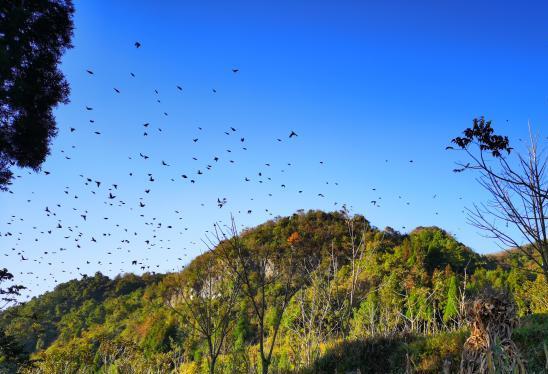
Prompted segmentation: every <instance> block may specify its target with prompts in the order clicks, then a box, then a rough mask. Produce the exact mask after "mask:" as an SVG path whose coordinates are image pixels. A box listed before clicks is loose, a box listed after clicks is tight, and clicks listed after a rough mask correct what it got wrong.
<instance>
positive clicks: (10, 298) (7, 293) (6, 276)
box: [0, 268, 25, 310]
mask: <svg viewBox="0 0 548 374" xmlns="http://www.w3.org/2000/svg"><path fill="white" fill-rule="evenodd" d="M11 281H13V274H12V273H10V272H9V271H8V269H6V268H4V269H0V284H1V283H3V282H11ZM23 289H25V287H24V286H21V285H17V284H12V285H10V286H8V287H7V288H1V287H0V297H1V298H0V300H1V301H2V302H3V303H4V304H2V305H0V310H3V309H5V308H6V307H7V306H8V305H10V304H12V303H15V302H16V299H15V296H21V290H23Z"/></svg>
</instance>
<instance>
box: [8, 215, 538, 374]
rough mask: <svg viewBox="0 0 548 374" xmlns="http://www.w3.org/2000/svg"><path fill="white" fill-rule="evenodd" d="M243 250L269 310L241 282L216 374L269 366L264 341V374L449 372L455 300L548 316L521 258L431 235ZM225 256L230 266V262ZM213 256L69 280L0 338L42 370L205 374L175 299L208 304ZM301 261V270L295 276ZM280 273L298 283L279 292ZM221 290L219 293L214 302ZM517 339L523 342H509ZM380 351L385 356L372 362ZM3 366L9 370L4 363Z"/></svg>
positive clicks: (296, 227)
mask: <svg viewBox="0 0 548 374" xmlns="http://www.w3.org/2000/svg"><path fill="white" fill-rule="evenodd" d="M227 242H228V241H224V242H222V243H221V245H220V247H223V246H226V243H227ZM240 242H241V245H242V246H245V248H247V250H248V251H249V253H250V254H248V255H247V256H249V258H257V257H260V256H266V254H269V256H270V257H268V258H266V257H265V259H266V260H265V263H266V264H267V266H266V269H268V272H271V273H274V274H278V275H279V276H273V277H271V278H269V279H270V280H269V282H268V283H264V284H265V285H266V286H267V288H268V289H267V292H266V293H265V297H266V299H267V301H268V302H267V304H266V307H265V313H264V315H262V316H261V315H259V314H257V313H255V311H254V307H253V302H250V299H249V297H246V292H248V291H250V287H252V285H251V286H250V285H248V286H245V285H240V288H239V292H238V293H237V294H235V301H234V303H233V312H232V311H231V313H229V314H228V315H227V316H228V317H227V321H228V322H229V323H227V325H226V334H224V336H223V339H221V343H220V345H219V347H220V348H219V356H218V360H217V366H216V369H215V372H252V371H253V370H255V369H257V368H259V367H261V366H263V365H265V364H264V362H261V359H260V354H259V353H260V352H259V346H260V342H261V336H262V337H263V339H264V343H265V344H266V345H267V346H268V344H272V343H273V346H274V348H273V350H272V356H271V357H270V361H268V364H269V365H270V370H269V371H270V372H290V371H295V372H297V371H301V372H306V371H316V372H334V370H353V369H356V368H361V370H362V372H368V371H371V370H373V371H375V370H376V369H375V368H376V366H375V365H379V367H378V368H382V369H378V370H380V371H377V372H383V371H384V370H387V371H394V372H397V371H400V369H402V370H403V368H404V367H405V365H406V363H405V362H404V361H402V360H405V357H406V355H407V356H408V357H409V354H410V355H411V357H412V358H413V361H412V365H414V366H416V368H417V369H418V370H423V371H432V372H439V371H440V369H441V365H442V364H443V362H444V361H447V360H449V361H448V362H449V363H450V365H451V367H452V368H456V367H457V365H458V362H457V361H458V355H459V349H460V347H461V346H462V343H463V341H464V337H465V336H466V328H465V326H464V325H463V323H462V317H463V316H462V315H461V313H460V305H459V303H460V302H461V297H462V295H463V294H464V295H465V296H466V297H470V296H471V295H473V294H474V293H475V292H477V291H478V290H479V289H481V288H483V287H485V286H486V285H491V286H493V287H496V288H502V289H506V290H508V291H510V292H511V294H512V295H513V296H514V298H515V301H516V305H517V308H518V314H519V316H520V317H523V318H525V319H528V318H529V319H530V318H533V317H531V315H533V314H537V316H536V317H535V318H537V319H538V318H542V317H539V316H541V313H546V312H548V307H547V305H546V299H545V297H544V296H546V284H545V283H544V281H543V280H542V279H541V277H540V276H538V277H537V276H536V275H535V273H533V272H530V271H527V267H528V266H530V265H529V264H528V263H527V261H524V260H523V259H522V258H521V257H520V256H519V255H517V254H514V255H512V256H497V257H486V256H481V255H479V254H477V253H475V252H473V251H472V250H470V249H469V248H468V247H466V246H465V245H463V244H462V243H459V242H458V241H456V240H455V239H454V238H453V237H452V236H451V235H450V234H448V233H447V232H445V231H443V230H442V229H440V228H437V227H420V228H417V229H415V230H413V231H411V232H410V233H409V234H400V233H399V232H397V231H395V230H393V229H391V228H385V229H383V230H381V229H377V228H375V227H373V226H371V225H370V223H369V222H368V221H367V220H366V219H365V218H364V217H362V216H352V217H350V216H348V215H347V214H346V213H344V212H332V213H325V212H321V211H310V212H306V213H305V212H299V213H297V214H294V215H292V216H290V217H284V218H278V219H276V220H273V221H268V222H266V223H264V224H262V225H260V226H257V227H255V228H252V229H248V230H246V231H244V232H243V233H241V235H240ZM218 250H220V249H217V250H216V251H218ZM223 253H224V254H225V255H232V256H235V257H234V259H233V263H234V264H237V263H238V259H237V254H236V253H235V252H229V251H224V252H223ZM215 256H216V254H215V253H211V252H210V253H207V254H205V255H203V256H200V257H198V258H196V259H195V260H194V261H193V262H192V263H190V264H189V265H188V266H187V267H186V268H185V269H184V270H183V271H182V272H181V273H177V274H166V275H158V274H144V275H142V276H137V275H133V274H124V275H120V276H118V277H116V278H115V279H109V278H108V277H106V276H104V275H102V274H100V273H97V274H95V275H94V276H87V277H84V278H82V279H80V280H72V281H70V282H67V283H64V284H61V285H59V286H57V287H56V288H55V289H54V290H53V291H51V292H48V293H45V294H44V295H41V296H39V297H35V298H33V299H32V300H30V301H29V302H26V303H25V304H22V305H19V306H16V307H12V308H10V309H8V310H6V311H4V312H3V313H2V314H1V315H0V331H3V333H5V334H6V336H8V337H9V338H10V339H12V340H13V341H15V342H16V343H18V344H20V345H21V346H22V347H23V349H24V350H25V351H26V352H28V353H29V354H30V355H31V357H32V358H33V359H37V360H38V361H36V362H35V365H36V366H37V367H38V368H40V370H42V372H48V373H55V372H76V371H78V370H82V371H83V372H87V371H98V370H103V371H104V372H107V370H115V369H116V370H118V372H127V371H129V370H130V369H131V370H133V371H135V372H151V371H156V372H170V371H174V372H189V373H190V372H201V370H205V371H206V372H207V367H208V364H209V363H210V358H209V356H208V345H207V342H206V340H204V337H203V334H201V333H200V331H199V329H196V325H195V324H193V323H191V322H190V321H191V320H192V318H191V316H192V314H193V313H194V312H193V311H192V310H185V307H188V306H189V305H188V303H187V304H185V303H179V304H177V303H173V302H172V301H173V295H174V290H179V292H180V290H183V289H184V287H183V285H187V286H189V287H190V288H193V289H194V290H198V293H196V294H195V295H196V297H197V298H203V297H205V296H204V295H206V296H207V294H206V293H205V292H204V284H205V281H204V274H207V275H206V276H205V277H206V278H208V279H215V282H216V284H220V283H221V279H224V278H225V277H226V276H227V274H229V273H230V269H232V267H231V266H227V264H228V263H227V262H223V261H221V260H219V259H218V258H216V257H215ZM288 258H291V261H288ZM224 260H225V261H226V260H227V258H226V257H224ZM229 260H230V259H229ZM259 263H260V261H257V264H259ZM297 263H298V264H305V266H303V267H299V268H298V269H299V271H298V272H295V269H297V268H296V267H294V266H296V265H295V264H297ZM284 266H287V267H291V268H290V269H285V268H284ZM276 267H278V268H276ZM272 269H277V270H272ZM251 270H252V271H253V272H255V273H256V274H259V275H258V276H251V277H250V279H251V280H250V282H251V283H253V282H259V280H260V274H261V273H260V272H259V271H258V270H257V268H253V269H251ZM286 270H287V272H288V273H291V272H294V274H290V275H291V278H290V279H291V281H290V282H288V283H283V281H282V280H283V279H285V278H283V277H282V274H283V273H284V272H286ZM206 272H207V273H206ZM212 274H213V275H214V277H213V278H212V277H211V275H212ZM465 274H466V276H465ZM265 277H266V276H265ZM258 279H259V280H258ZM265 279H266V278H265ZM232 283H234V281H232V282H228V283H227V284H232ZM284 285H285V286H284ZM288 285H290V286H291V287H292V289H293V292H291V294H290V297H288V298H287V303H284V304H277V299H276V298H277V297H279V296H280V293H281V292H283V290H285V289H287V287H288ZM246 287H247V288H246ZM284 287H285V288H284ZM223 290H225V291H226V289H224V288H223ZM225 291H219V290H217V291H216V292H219V298H222V296H221V292H225ZM229 291H230V290H229ZM227 292H228V291H227ZM248 293H249V292H248ZM191 299H192V298H191ZM212 300H213V301H212ZM227 300H228V299H227ZM230 300H231V299H230ZM209 302H211V305H214V302H215V299H211V300H209ZM200 305H201V304H200ZM207 305H210V304H207ZM280 305H283V307H281V306H280ZM198 306H199V305H198ZM187 309H188V308H187ZM216 313H220V312H219V311H218V310H216ZM213 314H214V313H213ZM185 316H186V317H185ZM260 317H262V320H263V321H262V322H261V318H260ZM278 318H279V320H278ZM525 319H524V320H525ZM537 319H535V321H537V322H535V323H541V324H542V323H544V324H545V325H540V327H538V325H534V326H533V327H531V329H532V331H533V332H532V333H534V334H537V335H535V338H536V339H537V341H536V343H535V344H537V345H535V346H534V347H532V348H531V347H524V346H523V345H522V346H520V347H522V348H523V347H524V348H525V349H526V351H527V354H528V355H529V356H528V357H531V358H530V359H529V364H528V365H537V364H538V365H540V364H539V362H542V359H543V356H542V349H540V350H539V349H538V347H539V346H538V344H542V341H543V339H544V340H546V339H547V338H548V336H547V334H546V321H545V319H541V322H538V320H537ZM193 326H194V328H193ZM216 331H217V332H215V334H217V335H216V336H217V338H218V337H219V336H218V334H219V332H218V330H216ZM261 331H263V334H262V335H261ZM539 331H540V332H539ZM542 331H544V333H542ZM526 333H531V332H530V331H529V330H528V332H526ZM526 333H524V332H522V333H521V334H522V335H520V333H519V332H518V333H517V337H518V338H517V339H518V340H519V337H520V336H522V338H523V336H524V335H523V334H526ZM396 337H397V338H396ZM421 337H423V338H421ZM421 339H422V340H421ZM523 339H525V338H523ZM518 343H519V341H518ZM368 344H369V345H371V346H369V345H368ZM341 347H342V348H341ZM367 347H369V348H367ZM371 347H375V348H371ZM529 348H530V349H529ZM341 349H342V350H343V351H341ZM383 350H386V351H383ZM341 352H344V354H341ZM352 354H355V355H357V356H356V357H354V358H352V359H348V360H346V359H343V358H342V357H352ZM377 354H378V355H379V357H383V358H382V359H380V358H379V357H377V358H373V357H376V356H374V355H377ZM368 355H369V356H368ZM370 355H373V356H370ZM358 356H359V357H358ZM368 357H369V358H368ZM368 360H369V361H368ZM407 364H409V362H407ZM0 365H4V366H5V367H6V368H10V364H9V363H7V362H4V363H2V361H1V360H0ZM531 367H533V366H531ZM535 367H536V366H535ZM10 370H13V367H11V369H10ZM32 370H37V369H36V367H35V368H34V369H32ZM109 372H110V371H109ZM112 372H117V371H112Z"/></svg>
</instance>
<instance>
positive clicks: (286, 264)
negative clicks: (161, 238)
mask: <svg viewBox="0 0 548 374" xmlns="http://www.w3.org/2000/svg"><path fill="white" fill-rule="evenodd" d="M212 235H213V237H210V238H208V240H209V245H210V246H211V247H212V248H215V249H214V252H215V253H216V254H217V257H218V258H219V259H221V261H222V263H223V264H224V266H225V267H226V269H227V270H228V271H229V272H231V273H232V274H233V276H234V277H235V278H236V279H237V280H238V282H239V283H240V284H241V290H242V293H243V294H244V295H245V297H247V298H248V299H249V301H250V303H251V306H252V310H253V313H254V315H255V318H256V320H257V325H258V326H257V328H258V340H259V354H260V359H261V366H262V372H263V374H266V373H268V368H269V366H270V363H271V360H272V353H273V350H274V346H275V343H276V337H277V335H278V332H279V330H280V325H281V321H282V317H283V315H284V313H285V310H286V309H287V306H288V305H289V302H290V300H291V298H292V297H293V295H295V293H296V292H297V291H298V290H299V289H300V288H301V287H302V282H301V281H300V277H301V274H300V272H299V271H298V260H297V259H296V258H295V257H296V252H295V250H294V245H293V244H292V243H294V242H296V241H297V240H296V239H297V238H296V237H294V236H292V238H294V239H293V240H292V241H288V245H287V246H284V247H272V246H270V245H268V243H258V242H255V243H254V244H253V248H248V247H247V245H246V244H245V243H244V240H243V238H242V237H241V236H240V235H239V233H238V230H237V228H236V224H235V222H234V219H233V218H232V220H231V225H230V226H229V227H225V228H223V227H221V226H220V225H215V232H214V233H213V234H212ZM297 237H298V235H297ZM267 312H272V313H274V318H273V321H272V322H271V323H270V326H268V324H267V321H266V316H267Z"/></svg>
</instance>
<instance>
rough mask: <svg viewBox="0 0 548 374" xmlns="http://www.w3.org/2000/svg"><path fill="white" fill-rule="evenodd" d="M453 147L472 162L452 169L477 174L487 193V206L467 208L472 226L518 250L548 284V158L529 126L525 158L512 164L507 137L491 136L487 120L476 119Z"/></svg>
mask: <svg viewBox="0 0 548 374" xmlns="http://www.w3.org/2000/svg"><path fill="white" fill-rule="evenodd" d="M453 143H455V144H456V145H457V146H458V147H459V148H460V149H461V150H463V151H464V152H466V154H467V155H468V157H469V159H470V162H468V163H466V164H462V163H461V164H459V165H460V168H457V169H454V171H455V172H461V171H464V170H466V169H470V170H475V171H477V172H479V174H480V177H479V179H478V181H479V183H480V185H481V186H482V187H483V188H484V189H485V190H486V191H487V192H488V193H489V194H490V195H491V199H490V201H488V202H487V203H482V204H479V205H477V204H474V207H473V208H472V209H468V212H469V221H470V223H471V224H472V225H473V226H475V227H477V228H479V229H481V230H483V231H484V232H486V236H487V237H490V238H493V239H496V240H498V241H499V243H500V244H502V246H504V247H506V248H507V247H514V248H517V249H518V250H519V251H521V252H522V253H523V254H524V255H526V256H527V257H528V258H529V259H530V260H531V261H532V262H533V263H535V264H536V265H537V266H538V267H539V269H540V272H542V273H543V274H544V278H545V279H547V280H548V229H547V227H546V225H547V220H548V180H547V178H546V174H545V171H546V164H547V162H548V158H547V154H546V153H545V152H543V150H541V149H539V148H538V140H537V137H535V136H534V135H533V134H532V131H531V128H530V127H529V145H528V149H527V154H526V155H522V154H519V153H518V154H517V158H516V159H513V160H512V159H510V154H511V153H512V150H513V148H512V147H510V143H509V140H508V137H507V136H501V135H497V134H495V132H494V129H493V128H492V127H491V121H486V120H485V118H483V117H481V118H479V119H478V118H476V119H474V122H473V126H472V127H471V128H467V129H466V130H464V136H463V137H457V138H455V139H453ZM515 153H517V152H515ZM509 226H510V227H511V228H514V229H516V232H517V234H515V233H514V232H513V231H512V230H510V228H509Z"/></svg>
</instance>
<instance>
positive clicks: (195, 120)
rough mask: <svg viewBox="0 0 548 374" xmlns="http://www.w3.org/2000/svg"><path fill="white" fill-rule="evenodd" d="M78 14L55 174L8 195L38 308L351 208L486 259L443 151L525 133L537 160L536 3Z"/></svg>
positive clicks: (541, 92) (16, 256)
mask: <svg viewBox="0 0 548 374" xmlns="http://www.w3.org/2000/svg"><path fill="white" fill-rule="evenodd" d="M159 4H161V5H159ZM75 5H76V15H75V20H74V21H75V35H74V48H73V49H72V50H70V51H68V52H67V54H66V55H65V57H64V60H63V65H62V69H63V71H64V73H65V74H66V76H67V79H68V81H69V83H70V85H71V89H72V93H71V103H70V104H68V105H65V106H62V107H59V108H58V110H56V117H57V120H58V123H59V134H58V136H57V138H56V139H55V140H54V143H53V150H52V154H51V156H50V158H49V159H48V160H47V162H46V164H45V165H44V167H43V170H44V171H48V172H50V173H51V174H49V175H45V174H44V173H41V174H30V175H29V174H28V173H27V171H18V173H17V174H19V175H20V176H21V178H18V179H17V180H16V181H15V183H14V185H13V186H12V190H13V192H14V193H13V194H9V193H3V194H0V206H1V207H2V208H1V210H0V222H1V226H0V233H3V234H6V233H8V232H10V233H11V234H12V235H11V236H2V247H1V248H0V251H1V252H0V255H1V256H2V258H3V263H2V266H5V267H7V268H8V269H10V271H12V272H13V273H14V274H15V275H16V277H17V279H18V280H19V281H20V283H23V284H24V285H26V286H28V287H29V288H30V291H29V292H28V294H30V295H36V294H38V293H41V292H44V291H45V290H50V289H52V288H53V287H54V285H55V284H56V283H57V282H61V281H66V280H68V279H71V278H74V277H78V276H79V275H78V274H79V273H82V274H84V273H85V274H93V273H94V272H95V271H101V272H103V273H105V274H108V275H115V274H117V273H120V272H126V271H133V272H138V273H139V272H141V269H140V266H141V265H138V266H135V265H131V261H132V260H136V261H138V262H139V263H143V264H144V265H145V266H150V268H147V269H146V270H149V271H161V272H164V271H172V270H175V269H179V268H180V267H181V266H182V265H184V264H185V263H186V262H188V261H189V260H190V259H191V258H192V257H194V256H195V255H197V254H198V253H200V251H203V250H204V246H203V245H202V244H201V239H202V238H204V234H205V232H206V230H208V229H210V228H211V227H212V224H213V223H214V222H216V221H221V222H227V221H228V220H229V217H230V214H231V213H233V214H234V215H235V217H236V220H237V223H238V224H239V225H243V226H246V227H249V226H254V225H256V224H259V223H262V222H264V221H265V220H267V219H269V218H272V217H274V216H277V215H280V216H283V215H289V214H292V213H293V212H295V211H296V210H298V209H305V210H307V209H323V210H336V209H340V207H341V205H342V204H343V203H346V204H347V205H348V206H351V207H352V211H353V212H355V213H360V214H363V215H365V216H366V217H367V218H368V219H369V220H370V221H371V222H372V223H373V224H374V225H375V226H377V227H380V228H383V227H385V226H391V227H393V228H395V229H397V230H400V231H402V232H407V231H409V230H411V229H413V228H414V227H416V226H426V225H436V226H440V227H442V228H444V229H446V230H448V231H449V232H451V233H453V234H454V235H455V236H456V238H457V239H458V240H460V241H462V242H464V243H465V244H467V245H469V246H470V247H471V248H473V249H474V250H476V251H478V252H481V253H488V252H490V251H495V250H498V247H497V245H496V244H495V243H494V242H492V241H490V240H487V239H483V238H482V237H481V236H480V235H479V233H478V232H477V231H476V230H475V229H473V228H472V227H470V226H468V225H467V224H466V219H465V215H464V214H463V213H462V210H463V207H465V206H470V205H471V204H472V203H473V202H481V201H483V200H484V199H485V197H486V196H485V194H484V193H482V191H481V190H480V188H479V187H478V185H477V184H476V182H475V180H474V176H473V174H466V173H462V174H454V173H452V169H453V168H454V162H455V161H458V160H459V158H458V156H459V155H458V154H456V153H452V152H447V151H445V150H444V148H445V146H446V145H448V144H449V142H450V140H451V139H452V138H453V137H455V136H457V135H459V134H460V132H461V131H462V130H463V129H464V128H465V127H467V126H469V125H470V124H471V121H472V119H473V118H474V117H477V116H480V115H485V116H486V117H487V118H489V119H492V120H493V121H494V126H495V128H496V129H497V130H498V131H499V132H501V133H505V134H508V135H509V136H510V137H511V140H512V141H513V142H518V139H519V138H522V137H526V134H527V122H528V121H531V123H532V125H533V127H534V129H535V131H536V132H538V133H540V134H541V135H542V139H544V142H546V140H545V139H546V133H547V131H546V129H547V118H546V115H547V113H548V75H547V67H548V23H547V22H546V16H547V14H548V5H547V3H546V2H538V3H535V2H528V1H514V2H505V1H497V2H491V1H489V2H488V1H458V2H457V1H453V2H449V1H413V2H408V1H398V2H395V1H361V2H358V1H272V2H264V1H248V2H241V1H230V2H227V1H219V2H212V1H193V2H190V1H162V2H151V1H135V0H132V1H115V2H114V1H76V3H75ZM135 41H139V42H140V43H141V47H140V48H139V49H137V48H135V47H134V43H135ZM234 68H237V69H239V72H237V73H233V72H232V69H234ZM87 69H89V70H92V71H93V72H94V74H93V75H90V74H88V73H87V72H86V70H87ZM130 73H134V75H135V77H132V76H131V75H130ZM177 86H180V87H181V88H182V90H179V89H178V88H177ZM114 88H116V89H118V90H119V91H120V93H116V92H115V90H114ZM155 90H157V91H158V94H156V93H155ZM213 90H216V92H214V91H213ZM157 100H160V102H157ZM86 106H88V107H91V108H93V110H86ZM164 112H165V113H167V116H166V115H164ZM90 120H93V121H94V123H91V122H90ZM144 123H150V125H149V126H148V127H147V128H145V127H144V126H143V124H144ZM199 127H201V128H202V130H199ZM231 127H234V128H235V129H236V131H233V130H231V129H230V128H231ZM70 128H74V129H75V130H74V131H73V132H71V131H70ZM159 129H161V130H162V131H159ZM293 130H294V131H295V132H296V133H297V134H298V137H293V138H291V139H289V138H288V135H289V134H290V132H291V131H293ZM96 131H97V132H100V135H97V134H95V132H96ZM145 131H146V132H147V133H148V136H143V133H144V132H145ZM225 132H228V134H229V135H226V134H225ZM196 138H197V139H198V140H197V141H196V142H194V141H193V139H196ZM241 138H244V141H243V142H241ZM278 138H279V139H281V140H282V141H281V142H279V141H278V140H277V139H278ZM73 147H74V148H73ZM243 147H245V148H247V150H244V149H243ZM517 148H519V146H517ZM227 150H230V151H231V152H227ZM139 153H142V154H143V155H147V156H149V158H148V159H146V160H145V159H144V158H142V157H140V155H139ZM66 157H68V158H69V159H67V158H66ZM193 157H194V158H196V159H197V160H194V159H193ZM214 157H219V161H217V162H215V161H214V160H213V158H214ZM231 160H232V161H234V162H233V163H232V162H230V161H231ZM410 160H413V162H412V163H411V162H410ZM162 161H164V162H165V163H166V164H168V165H169V166H165V165H162ZM320 161H322V162H323V164H321V163H320ZM266 163H269V164H270V165H271V166H266V165H265V164H266ZM288 163H290V164H291V165H288ZM207 165H211V169H210V170H208V167H207ZM198 170H200V171H201V172H202V173H203V174H201V175H198V174H197V171H198ZM259 172H260V173H262V175H261V176H259V174H258V173H259ZM129 173H132V174H133V175H132V176H130V175H129ZM149 173H150V174H151V175H152V178H153V179H154V181H150V176H149V175H148V174H149ZM183 174H185V175H187V176H188V178H187V179H184V178H182V177H181V175H183ZM80 175H83V176H84V177H81V176H80ZM86 178H90V179H92V182H91V183H89V182H88V185H86V184H85V183H86V182H87V179H86ZM172 178H173V179H174V181H172V180H171V179H172ZM245 178H248V179H250V181H246V180H245ZM268 178H270V179H268ZM191 179H194V180H195V181H196V183H194V184H193V183H191V182H190V180H191ZM95 181H100V182H101V185H100V186H99V187H97V185H96V184H95ZM260 181H262V183H260ZM113 184H116V185H117V189H115V188H114V187H113ZM282 184H284V185H285V188H284V187H282ZM109 189H110V191H109ZM373 189H375V190H373ZM145 190H150V192H149V193H146V192H145ZM298 191H302V193H299V192H298ZM109 193H112V195H113V196H115V198H113V199H109V198H108V197H109ZM269 194H271V195H272V196H270V195H269ZM318 194H322V195H323V197H322V196H319V195H318ZM75 196H77V197H78V198H75ZM434 196H435V197H434ZM218 198H219V199H221V200H222V199H223V198H226V201H227V202H226V204H225V205H224V206H223V207H222V208H219V207H218V206H217V199H218ZM29 200H30V201H29ZM372 200H375V201H376V202H377V204H376V205H374V204H372V203H371V201H372ZM140 202H142V203H143V204H144V205H145V206H144V207H141V206H140ZM335 203H337V205H335ZM407 203H409V204H407ZM57 204H59V205H60V207H59V206H57ZM110 204H112V205H110ZM46 207H47V208H48V210H49V211H50V212H51V213H50V214H49V215H48V213H47V212H46V211H45V209H46ZM265 209H268V211H266V210H265ZM248 210H251V213H250V214H248V213H247V212H248ZM176 211H177V212H179V213H177V212H176ZM54 214H55V215H54ZM82 215H85V216H86V220H85V221H84V219H83V218H82ZM141 215H142V216H141ZM105 218H108V219H105ZM160 223H161V226H160V225H159V224H160ZM58 224H59V225H60V226H61V227H58ZM168 226H171V228H169V227H168ZM126 229H127V231H126ZM50 230H51V234H49V233H48V231H50ZM135 233H136V235H135ZM75 239H77V240H78V241H75ZM92 239H94V240H95V241H92ZM146 241H148V243H147V242H146ZM77 245H79V246H80V248H78V247H77ZM44 252H48V253H47V254H45V253H44ZM20 254H23V256H24V257H25V258H28V260H26V261H21V257H20ZM88 262H89V263H88ZM99 262H100V263H99ZM78 268H79V269H78Z"/></svg>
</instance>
